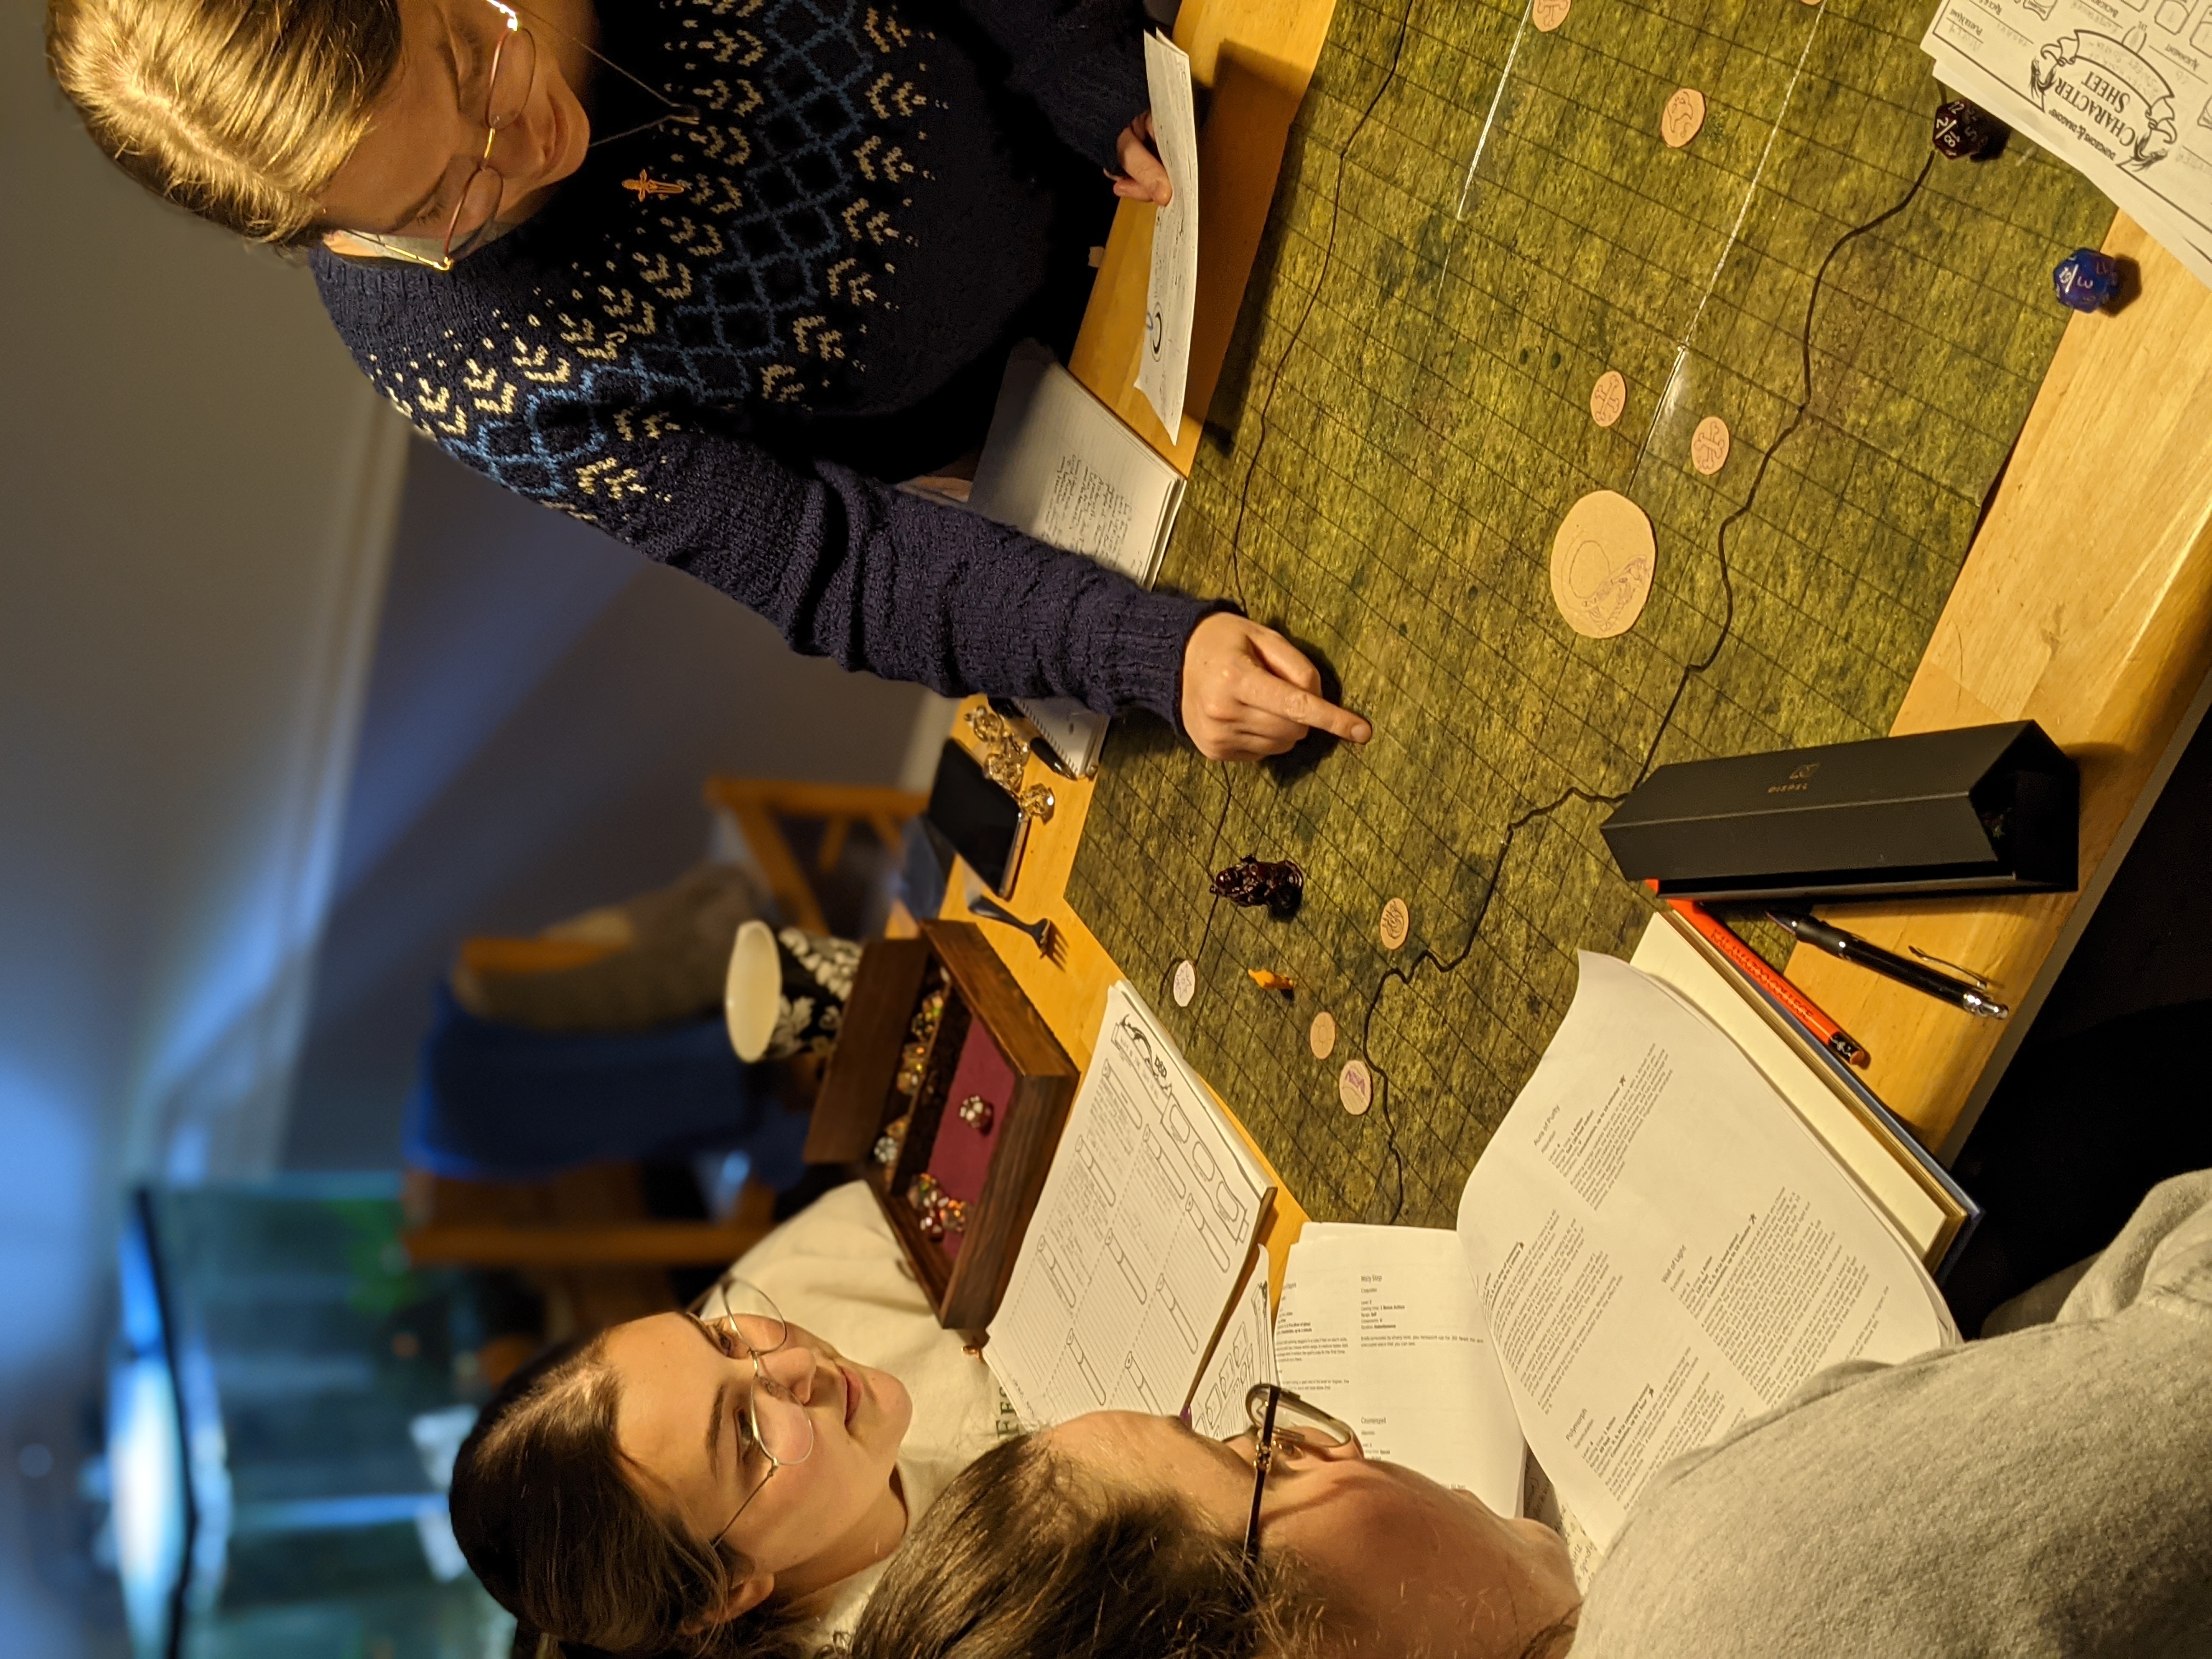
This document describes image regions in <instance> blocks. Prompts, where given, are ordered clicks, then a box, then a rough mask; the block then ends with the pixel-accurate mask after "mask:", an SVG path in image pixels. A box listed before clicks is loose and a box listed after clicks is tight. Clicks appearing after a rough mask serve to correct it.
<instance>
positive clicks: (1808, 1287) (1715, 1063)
mask: <svg viewBox="0 0 2212 1659" xmlns="http://www.w3.org/2000/svg"><path fill="white" fill-rule="evenodd" d="M1657 925H1659V924H1655V927H1656V926H1657ZM1646 943H1647V944H1649V943H1650V939H1649V937H1647V940H1646ZM1664 948H1666V947H1664V946H1662V949H1664ZM1642 954H1643V953H1642V952H1641V951H1639V952H1638V955H1639V956H1641V955H1642ZM1687 962H1688V963H1692V964H1694V963H1699V958H1697V957H1696V956H1695V955H1694V954H1692V955H1691V956H1690V957H1688V958H1687ZM1670 965H1673V966H1676V967H1682V964H1680V963H1674V964H1670ZM1682 970H1683V971H1684V972H1685V973H1686V974H1688V973H1690V972H1691V971H1692V969H1688V968H1686V967H1682ZM1747 1029H1748V1028H1747ZM1759 1029H1760V1030H1763V1029H1764V1028H1763V1027H1760V1028H1759ZM1769 1061H1770V1063H1771V1064H1773V1065H1775V1066H1776V1067H1777V1069H1778V1071H1779V1070H1782V1069H1784V1062H1783V1061H1781V1060H1776V1059H1774V1058H1773V1057H1772V1056H1771V1055H1770V1056H1769ZM1802 1097H1803V1099H1805V1100H1807V1101H1811V1102H1814V1103H1820V1101H1821V1100H1822V1099H1823V1098H1824V1097H1826V1091H1825V1090H1823V1091H1821V1092H1820V1094H1815V1093H1814V1092H1811V1091H1803V1092H1802ZM1829 1098H1832V1097H1829ZM1829 1127H1831V1128H1833V1129H1836V1130H1837V1131H1838V1133H1844V1129H1843V1127H1842V1126H1840V1125H1838V1124H1831V1125H1830V1126H1829ZM1860 1163H1861V1164H1863V1165H1864V1166H1865V1167H1866V1168H1868V1169H1869V1170H1871V1169H1875V1167H1876V1165H1875V1162H1874V1160H1873V1159H1872V1158H1871V1157H1870V1156H1869V1157H1867V1158H1862V1159H1860ZM1855 1167H1856V1166H1852V1167H1847V1165H1846V1164H1845V1163H1844V1161H1843V1160H1842V1159H1841V1158H1839V1157H1838V1154H1837V1152H1835V1151H1833V1150H1832V1149H1831V1147H1830V1146H1829V1145H1828V1143H1827V1142H1826V1140H1825V1139H1823V1138H1822V1136H1821V1134H1820V1133H1819V1132H1818V1130H1816V1129H1815V1128H1814V1127H1813V1126H1812V1125H1810V1124H1809V1123H1808V1121H1807V1119H1806V1118H1805V1117H1803V1116H1801V1115H1800V1113H1799V1105H1798V1101H1797V1100H1796V1099H1795V1098H1792V1097H1790V1095H1788V1094H1787V1093H1785V1092H1784V1091H1782V1090H1780V1089H1778V1087H1777V1086H1776V1084H1775V1083H1774V1081H1772V1080H1771V1079H1770V1077H1769V1076H1768V1074H1767V1073H1766V1072H1765V1070H1764V1069H1763V1068H1762V1066H1760V1065H1759V1064H1755V1063H1754V1061H1753V1059H1752V1058H1751V1057H1750V1056H1749V1055H1747V1053H1746V1051H1745V1048H1742V1047H1739V1046H1738V1043H1737V1042H1736V1041H1735V1039H1734V1038H1733V1037H1732V1036H1730V1035H1729V1033H1727V1032H1724V1031H1723V1030H1722V1028H1721V1027H1720V1026H1719V1025H1718V1024H1716V1023H1715V1022H1714V1021H1713V1019H1711V1018H1709V1017H1708V1016H1707V1015H1706V1013H1705V1012H1703V1010H1702V1008H1701V1006H1699V1004H1697V1003H1695V1002H1693V1001H1692V1000H1691V999H1690V998H1689V997H1687V996H1686V995H1684V994H1682V993H1681V992H1680V991H1679V990H1678V989H1676V988H1675V987H1674V986H1673V985H1672V984H1670V983H1669V982H1668V981H1665V980H1662V979H1661V978H1660V977H1658V976H1656V975H1653V974H1650V973H1646V972H1644V971H1642V970H1641V969H1638V968H1637V967H1633V966H1632V965H1630V964H1629V963H1624V962H1621V961H1619V960H1617V959H1616V958H1614V957H1603V956H1595V955H1590V954H1588V953H1585V954H1584V955H1583V957H1582V981H1581V984H1580V987H1578V988H1577V992H1576V994H1575V1000H1574V1003H1573V1005H1572V1006H1571V1007H1570V1008H1569V1009H1568V1011H1567V1016H1566V1018H1565V1019H1564V1020H1563V1021H1561V1022H1560V1024H1559V1030H1558V1031H1557V1033H1555V1034H1554V1036H1553V1039H1552V1042H1551V1044H1550V1046H1549V1047H1548V1048H1547V1049H1546V1050H1545V1053H1544V1057H1543V1059H1542V1060H1541V1061H1540V1062H1539V1063H1538V1065H1537V1067H1536V1072H1535V1074H1534V1076H1533V1077H1532V1078H1530V1079H1529V1080H1528V1086H1527V1087H1526V1088H1524V1089H1523V1090H1522V1091H1521V1094H1520V1096H1519V1097H1518V1098H1517V1099H1516V1100H1515V1102H1514V1103H1513V1107H1512V1109H1511V1110H1510V1111H1509V1112H1508V1113H1507V1114H1506V1115H1505V1120H1504V1122H1503V1123H1501V1124H1500V1125H1499V1126H1498V1131H1497V1133H1495V1134H1493V1135H1492V1137H1491V1141H1490V1145H1489V1146H1487V1147H1486V1149H1485V1150H1484V1152H1483V1154H1482V1157H1481V1159H1480V1161H1479V1162H1478V1163H1477V1164H1476V1165H1475V1169H1474V1174H1473V1175H1471V1176H1468V1182H1467V1187H1466V1189H1465V1191H1464V1192H1463V1193H1462V1196H1461V1200H1460V1211H1459V1233H1460V1239H1461V1242H1462V1244H1463V1245H1464V1246H1465V1247H1466V1250H1467V1256H1468V1265H1469V1267H1470V1268H1471V1269H1472V1270H1473V1273H1474V1282H1475V1285H1476V1289H1477V1292H1478V1296H1479V1298H1480V1303H1481V1306H1482V1310H1483V1316H1484V1318H1485V1321H1486V1324H1487V1326H1488V1328H1489V1330H1490V1333H1491V1335H1492V1340H1494V1342H1495V1343H1496V1345H1497V1351H1498V1359H1499V1361H1500V1364H1501V1365H1502V1367H1503V1370H1504V1375H1505V1383H1506V1388H1507V1389H1508V1391H1509V1392H1510V1395H1511V1396H1512V1400H1513V1407H1514V1410H1515V1413H1516V1416H1517V1417H1518V1419H1519V1422H1520V1427H1521V1431H1522V1434H1523V1435H1525V1436H1526V1437H1527V1438H1528V1444H1529V1447H1530V1448H1531V1449H1533V1450H1534V1453H1535V1455H1536V1458H1537V1461H1538V1462H1540V1463H1541V1464H1542V1465H1543V1467H1544V1470H1545V1472H1546V1473H1547V1474H1548V1475H1549V1476H1550V1477H1551V1479H1552V1482H1553V1486H1554V1487H1555V1488H1556V1489H1557V1490H1558V1492H1559V1498H1560V1501H1561V1502H1562V1504H1564V1505H1565V1507H1566V1508H1567V1509H1568V1510H1571V1511H1572V1513H1573V1514H1574V1515H1575V1516H1576V1518H1577V1520H1578V1521H1579V1522H1581V1525H1582V1527H1583V1530H1584V1531H1585V1532H1586V1533H1587V1534H1589V1537H1590V1539H1591V1540H1592V1541H1593V1542H1594V1543H1595V1545H1596V1546H1597V1547H1599V1548H1601V1549H1602V1548H1604V1547H1607V1545H1609V1544H1610V1543H1611V1541H1612V1540H1613V1537H1614V1536H1615V1535H1616V1534H1618V1533H1619V1531H1620V1527H1621V1524H1622V1522H1624V1520H1625V1519H1626V1516H1627V1513H1628V1510H1629V1508H1630V1506H1631V1505H1632V1504H1633V1503H1634V1501H1635V1498H1636V1495H1637V1493H1638V1491H1639V1490H1640V1489H1641V1488H1642V1486H1643V1485H1644V1481H1645V1480H1647V1479H1648V1478H1649V1477H1650V1474H1651V1472H1652V1471H1653V1470H1655V1469H1656V1468H1658V1467H1659V1466H1660V1465H1661V1464H1662V1463H1664V1462H1667V1461H1668V1459H1670V1458H1672V1457H1674V1456H1675V1455H1678V1454H1680V1453H1682V1452H1686V1451H1690V1450H1692V1449H1696V1448H1697V1447H1699V1446H1702V1445H1706V1444H1710V1443H1711V1442H1713V1441H1715V1440H1717V1439H1718V1438H1720V1437H1722V1436H1723V1435H1725V1434H1727V1433H1728V1432H1729V1430H1731V1429H1732V1428H1734V1427H1735V1425H1737V1424H1739V1423H1741V1422H1742V1421H1743V1420H1744V1419H1747V1418H1749V1417H1753V1416H1756V1415H1758V1414H1759V1413H1763V1412H1765V1411H1767V1410H1769V1409H1771V1408H1772V1407H1775V1406H1777V1405H1778V1404H1780V1403H1781V1401H1783V1399H1784V1397H1785V1396H1786V1395H1788V1394H1789V1393H1790V1391H1791V1390H1792V1389H1795V1388H1796V1386H1797V1385H1798V1384H1799V1383H1802V1382H1803V1381H1804V1380H1805V1379H1806V1378H1807V1377H1808V1376H1811V1375H1812V1374H1813V1373H1814V1372H1815V1371H1818V1370H1822V1369H1824V1368H1826V1367H1827V1366H1830V1365H1833V1364H1838V1363H1840V1362H1842V1361H1844V1360H1847V1359H1873V1360H1883V1361H1895V1360H1900V1359H1905V1358H1910V1357H1911V1356H1912V1355H1914V1354H1917V1353H1923V1352H1927V1351H1928V1350H1929V1349H1931V1348H1935V1347H1939V1346H1945V1345H1948V1344H1950V1343H1954V1342H1955V1341H1957V1340H1958V1331H1957V1328H1956V1327H1955V1326H1954V1324H1953V1323H1952V1321H1951V1317H1950V1314H1949V1312H1948V1309H1947V1308H1946V1307H1945V1304H1944V1302H1943V1298H1942V1293H1941V1292H1940V1291H1937V1289H1936V1284H1935V1281H1934V1280H1933V1279H1931V1278H1930V1277H1929V1274H1928V1271H1927V1269H1926V1267H1925V1266H1924V1265H1923V1260H1922V1255H1923V1248H1925V1247H1924V1246H1923V1243H1921V1242H1920V1241H1919V1240H1918V1239H1916V1238H1914V1237H1911V1236H1910V1235H1909V1234H1908V1233H1907V1232H1906V1231H1905V1229H1904V1228H1903V1227H1902V1226H1901V1225H1899V1221H1898V1220H1897V1219H1896V1218H1893V1216H1892V1215H1891V1214H1890V1213H1888V1212H1887V1210H1886V1208H1885V1207H1884V1206H1883V1204H1882V1203H1881V1202H1880V1201H1878V1200H1877V1199H1876V1198H1875V1196H1874V1195H1873V1194H1871V1192H1870V1191H1869V1186H1868V1185H1865V1184H1862V1181H1861V1179H1860V1178H1859V1176H1857V1174H1856V1173H1855V1172H1854V1169H1855ZM1899 1195H1900V1200H1901V1191H1900V1194H1899Z"/></svg>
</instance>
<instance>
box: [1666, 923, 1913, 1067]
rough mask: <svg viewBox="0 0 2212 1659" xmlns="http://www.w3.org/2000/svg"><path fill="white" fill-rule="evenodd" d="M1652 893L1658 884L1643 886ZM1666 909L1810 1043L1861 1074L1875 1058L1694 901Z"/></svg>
mask: <svg viewBox="0 0 2212 1659" xmlns="http://www.w3.org/2000/svg"><path fill="white" fill-rule="evenodd" d="M1644 885H1645V886H1647V887H1649V888H1650V889H1651V890H1652V891H1654V892H1655V893H1656V891H1658V890H1659V884H1658V883H1657V882H1656V881H1650V882H1646V883H1645V884H1644ZM1667 904H1668V908H1671V909H1672V910H1673V911H1674V914H1675V915H1678V916H1680V917H1681V918H1682V920H1683V921H1686V922H1688V923H1689V924H1690V926H1691V927H1694V928H1696V929H1697V930H1698V934H1699V937H1700V938H1701V939H1704V940H1705V942H1706V943H1707V944H1709V945H1711V946H1712V947H1713V948H1714V949H1715V950H1716V951H1719V952H1720V953H1721V954H1722V955H1723V956H1724V957H1727V958H1728V959H1729V963H1731V964H1732V965H1733V966H1734V967H1735V970H1736V971H1737V972H1738V973H1740V974H1741V975H1743V976H1744V977H1745V978H1746V979H1747V980H1749V981H1751V982H1752V983H1753V984H1754V985H1756V986H1757V987H1759V989H1760V990H1762V991H1764V992H1765V993H1766V994H1767V995H1769V996H1771V997H1772V998H1773V999H1774V1000H1776V1001H1777V1002H1778V1003H1780V1004H1781V1005H1782V1006H1783V1007H1784V1009H1785V1010H1787V1011H1788V1012H1789V1013H1790V1015H1791V1017H1792V1018H1795V1019H1796V1021H1797V1023H1798V1024H1801V1025H1802V1026H1803V1027H1804V1028H1805V1029H1806V1030H1808V1032H1810V1033H1811V1034H1812V1036H1813V1040H1814V1042H1818V1043H1819V1044H1820V1046H1821V1047H1822V1048H1826V1050H1827V1051H1828V1052H1829V1053H1830V1054H1833V1055H1835V1056H1836V1058H1837V1059H1838V1060H1842V1061H1843V1062H1844V1064H1845V1065H1847V1066H1857V1067H1859V1068H1860V1069H1861V1070H1864V1069H1865V1067H1866V1066H1868V1064H1869V1062H1871V1061H1872V1060H1873V1059H1874V1056H1873V1055H1872V1054H1869V1053H1868V1052H1867V1051H1866V1048H1864V1046H1863V1045H1862V1044H1861V1043H1860V1042H1858V1040H1857V1038H1855V1037H1853V1036H1851V1035H1850V1032H1848V1031H1846V1030H1844V1028H1843V1027H1842V1026H1840V1025H1838V1024H1836V1022H1835V1021H1834V1020H1832V1019H1831V1018H1828V1016H1827V1014H1826V1012H1823V1011H1822V1010H1821V1007H1820V1004H1818V1003H1816V1002H1814V1000H1813V999H1812V998H1810V997H1808V996H1807V995H1806V994H1804V993H1803V992H1802V991H1801V990H1799V989H1798V988H1797V987H1796V986H1795V985H1792V984H1791V983H1790V981H1788V980H1786V979H1784V977H1783V976H1782V975H1779V974H1778V973H1776V972H1775V971H1774V969H1771V968H1770V967H1768V966H1767V964H1766V959H1765V957H1762V956H1760V955H1759V952H1758V951H1754V950H1753V949H1752V948H1751V946H1749V945H1746V944H1745V943H1744V942H1743V941H1742V940H1741V939H1738V938H1737V937H1736V936H1735V931H1734V930H1733V929H1732V928H1730V927H1729V926H1728V924H1727V923H1725V922H1723V921H1721V920H1720V918H1719V917H1717V916H1716V915H1713V913H1712V912H1711V911H1710V910H1708V909H1706V908H1705V906H1704V905H1702V904H1700V903H1699V902H1697V901H1696V900H1695V899H1683V898H1670V899H1668V901H1667Z"/></svg>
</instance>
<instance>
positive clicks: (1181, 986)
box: [1175, 957, 1198, 1008]
mask: <svg viewBox="0 0 2212 1659" xmlns="http://www.w3.org/2000/svg"><path fill="white" fill-rule="evenodd" d="M1197 994H1198V964H1197V963H1194V962H1193V961H1192V960H1191V959H1190V958H1189V957H1184V958H1183V959H1182V961H1181V962H1178V963H1176V966H1175V1002H1176V1007H1178V1008H1188V1007H1189V1006H1190V1000H1191V999H1192V998H1193V997H1194V996H1196V995H1197Z"/></svg>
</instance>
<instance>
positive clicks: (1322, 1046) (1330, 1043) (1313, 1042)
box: [1306, 1008, 1336, 1060]
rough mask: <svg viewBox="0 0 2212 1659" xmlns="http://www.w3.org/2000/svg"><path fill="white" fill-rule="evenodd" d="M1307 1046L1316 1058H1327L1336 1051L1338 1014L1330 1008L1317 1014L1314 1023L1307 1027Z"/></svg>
mask: <svg viewBox="0 0 2212 1659" xmlns="http://www.w3.org/2000/svg"><path fill="white" fill-rule="evenodd" d="M1306 1046H1307V1047H1309V1048H1311V1049H1312V1050H1313V1057H1314V1058H1315V1059H1316V1060H1327V1059H1328V1057H1329V1055H1330V1054H1334V1052H1335V1051H1336V1016H1335V1015H1334V1014H1332V1013H1331V1012H1328V1009H1326V1008H1324V1009H1322V1011H1321V1012H1319V1013H1317V1014H1316V1015H1315V1016H1314V1017H1313V1024H1311V1025H1309V1026H1308V1027H1306Z"/></svg>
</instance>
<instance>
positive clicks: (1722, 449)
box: [1690, 415, 1729, 478]
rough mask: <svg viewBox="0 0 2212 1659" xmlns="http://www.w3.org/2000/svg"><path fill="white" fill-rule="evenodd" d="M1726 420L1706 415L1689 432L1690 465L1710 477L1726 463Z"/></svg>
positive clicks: (1727, 450)
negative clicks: (1690, 432) (1693, 429)
mask: <svg viewBox="0 0 2212 1659" xmlns="http://www.w3.org/2000/svg"><path fill="white" fill-rule="evenodd" d="M1728 458H1729V429H1728V422H1726V421H1724V420H1723V419H1721V417H1720V416H1717V415H1708V416H1705V419H1704V420H1702V421H1699V422H1698V429H1697V430H1696V431H1695V432H1692V434H1691V435H1690V465H1692V466H1694V467H1696V468H1697V469H1698V471H1700V472H1702V473H1704V474H1705V476H1706V477H1708V478H1710V477H1712V476H1713V474H1714V473H1716V472H1717V471H1720V470H1721V469H1722V468H1723V467H1724V466H1726V465H1728Z"/></svg>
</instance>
